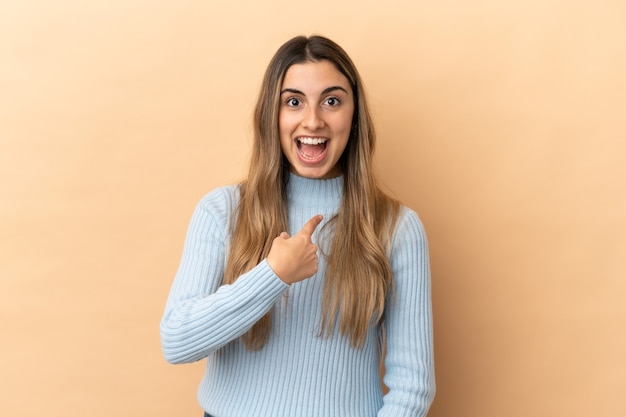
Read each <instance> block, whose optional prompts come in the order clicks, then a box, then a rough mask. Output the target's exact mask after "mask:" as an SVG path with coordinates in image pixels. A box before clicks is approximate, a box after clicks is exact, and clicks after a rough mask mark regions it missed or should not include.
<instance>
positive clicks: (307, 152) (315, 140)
mask: <svg viewBox="0 0 626 417" xmlns="http://www.w3.org/2000/svg"><path fill="white" fill-rule="evenodd" d="M327 142H328V139H327V138H320V137H299V138H296V146H297V147H298V157H299V158H300V160H301V161H302V162H304V163H309V164H311V163H319V162H320V161H321V160H323V159H324V157H325V156H326V146H327Z"/></svg>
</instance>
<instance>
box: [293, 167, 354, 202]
mask: <svg viewBox="0 0 626 417" xmlns="http://www.w3.org/2000/svg"><path fill="white" fill-rule="evenodd" d="M342 191H343V176H339V177H335V178H329V179H312V178H305V177H300V176H298V175H296V174H294V173H290V174H289V182H288V183H287V196H288V201H289V204H290V205H292V204H301V205H306V206H310V205H317V206H330V207H336V206H338V205H339V203H340V201H341V194H342Z"/></svg>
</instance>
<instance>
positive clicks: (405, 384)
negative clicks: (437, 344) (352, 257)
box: [378, 208, 435, 417]
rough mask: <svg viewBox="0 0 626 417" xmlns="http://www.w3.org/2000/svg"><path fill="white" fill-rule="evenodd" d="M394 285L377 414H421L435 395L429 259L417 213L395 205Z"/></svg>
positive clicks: (422, 414) (388, 311)
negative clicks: (385, 389) (397, 213)
mask: <svg viewBox="0 0 626 417" xmlns="http://www.w3.org/2000/svg"><path fill="white" fill-rule="evenodd" d="M390 262H391V268H392V269H393V273H394V282H395V291H394V293H393V294H391V295H390V297H389V301H388V306H387V311H386V323H385V326H386V333H387V344H386V355H385V376H384V382H385V385H386V386H387V387H388V388H389V392H388V393H387V394H386V395H385V397H384V399H383V401H384V405H383V407H382V408H381V409H380V411H379V413H378V417H383V416H394V417H397V416H402V417H409V416H411V417H413V416H414V417H423V416H426V414H427V413H428V409H429V407H430V404H431V403H432V401H433V398H434V396H435V370H434V355H433V329H432V307H431V295H430V291H431V288H430V263H429V258H428V244H427V240H426V234H425V232H424V227H423V225H422V223H421V221H420V220H419V218H418V216H417V214H416V213H415V212H413V211H411V210H409V209H407V208H403V209H402V211H401V215H400V218H399V220H398V225H397V227H396V231H395V233H394V237H393V240H392V247H391V255H390Z"/></svg>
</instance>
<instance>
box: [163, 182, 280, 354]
mask: <svg viewBox="0 0 626 417" xmlns="http://www.w3.org/2000/svg"><path fill="white" fill-rule="evenodd" d="M235 193H236V190H235V189H234V188H233V187H230V188H221V189H217V190H215V191H213V192H212V193H210V194H208V195H207V196H206V197H205V198H203V199H202V200H201V201H200V203H199V204H198V205H197V207H196V209H195V211H194V214H193V216H192V219H191V222H190V225H189V229H188V231H187V236H186V239H185V245H184V249H183V255H182V259H181V262H180V265H179V268H178V272H177V274H176V277H175V279H174V283H173V284H172V288H171V290H170V295H169V297H168V300H167V303H166V307H165V312H164V315H163V318H162V320H161V326H160V330H161V344H162V349H163V354H164V356H165V358H166V360H167V361H168V362H171V363H186V362H194V361H197V360H200V359H203V358H205V357H206V356H207V355H209V354H210V353H212V352H214V351H216V350H217V349H219V348H221V347H222V346H224V345H226V344H227V343H229V342H230V341H232V340H234V339H236V338H238V337H240V336H241V335H243V334H244V333H245V332H246V331H247V330H248V329H249V328H250V327H251V326H252V325H253V324H254V323H255V322H256V321H258V320H259V319H260V318H261V317H262V316H263V315H264V314H265V313H266V312H267V311H268V310H269V309H270V308H271V307H272V305H273V304H274V303H275V302H276V301H277V300H278V299H279V298H280V296H281V295H282V294H283V293H284V292H285V291H286V290H287V289H288V287H289V286H288V285H287V284H285V283H284V282H283V281H281V280H280V278H278V276H276V274H274V272H273V271H272V270H271V268H270V267H269V265H268V264H267V262H266V261H262V262H261V263H259V265H257V266H256V267H255V268H253V269H252V270H251V271H249V272H247V273H246V274H244V275H242V276H241V277H239V278H238V279H237V280H236V282H235V283H233V284H232V285H221V283H222V278H223V271H224V264H225V259H226V247H227V232H228V227H229V225H228V221H229V214H230V213H232V212H233V211H234V205H235V204H236V201H235V198H234V196H233V195H234V194H235Z"/></svg>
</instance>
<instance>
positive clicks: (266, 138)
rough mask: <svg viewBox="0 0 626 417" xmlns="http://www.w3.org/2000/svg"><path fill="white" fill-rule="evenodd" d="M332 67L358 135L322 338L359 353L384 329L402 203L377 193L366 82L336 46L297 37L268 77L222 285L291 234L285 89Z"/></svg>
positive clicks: (247, 338)
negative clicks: (309, 67)
mask: <svg viewBox="0 0 626 417" xmlns="http://www.w3.org/2000/svg"><path fill="white" fill-rule="evenodd" d="M321 60H328V61H330V62H331V63H332V64H334V65H335V67H336V68H337V69H338V70H339V71H340V72H341V73H342V74H343V75H344V76H345V77H346V78H347V79H348V81H349V82H350V85H351V87H352V92H353V96H354V100H355V103H354V104H355V106H354V108H355V111H354V116H353V127H352V130H351V133H350V138H349V140H348V144H347V146H346V149H345V151H344V153H343V155H342V156H341V158H340V160H339V164H340V167H341V172H342V174H343V180H344V185H343V196H342V201H341V206H340V208H339V211H338V213H337V215H336V216H334V217H333V218H332V219H330V220H329V222H328V223H327V225H326V226H327V227H330V228H332V230H333V231H334V232H336V233H332V236H333V237H332V241H331V245H330V250H329V251H328V254H327V255H326V257H327V268H326V275H325V281H324V290H323V298H322V307H323V312H324V313H323V316H322V322H321V336H329V335H330V334H331V333H332V331H333V329H334V328H335V327H336V324H337V323H339V330H340V332H341V334H342V335H344V336H345V337H348V338H349V340H350V343H351V344H352V346H354V347H361V346H362V345H363V343H364V341H365V336H366V333H367V329H368V327H369V326H370V324H371V323H372V320H373V321H374V323H380V321H381V320H382V318H383V313H384V310H385V300H386V299H387V297H388V295H389V293H390V291H393V274H392V270H391V267H390V265H389V261H388V258H387V255H388V253H387V251H388V249H389V241H390V236H391V233H392V232H393V229H394V227H395V223H396V219H397V217H398V211H399V203H398V202H397V201H396V200H395V199H393V198H390V197H389V196H387V195H386V194H385V193H384V192H382V190H381V189H380V188H379V187H378V185H377V183H376V180H375V178H374V175H373V169H372V156H373V152H374V144H375V134H374V127H373V124H372V119H371V116H370V113H369V110H368V107H367V102H366V98H365V94H364V91H363V85H362V82H361V78H360V76H359V74H358V72H357V70H356V67H355V66H354V64H353V63H352V60H351V59H350V57H349V56H348V55H347V54H346V52H345V51H344V50H343V49H342V48H341V47H340V46H339V45H337V44H336V43H334V42H333V41H331V40H329V39H327V38H324V37H321V36H311V37H308V38H307V37H304V36H299V37H296V38H293V39H291V40H289V41H288V42H286V43H285V44H284V45H282V46H281V47H280V48H279V49H278V51H277V52H276V54H275V55H274V57H273V58H272V60H271V61H270V64H269V66H268V68H267V70H266V72H265V76H264V79H263V85H262V87H261V92H260V94H259V97H258V100H257V104H256V109H255V113H254V144H253V148H252V156H251V161H250V167H249V172H248V177H247V180H245V181H244V182H242V183H241V184H240V186H239V188H240V202H239V206H238V212H237V220H236V222H235V224H234V228H233V231H232V240H231V245H230V251H229V256H228V260H227V262H226V269H225V272H224V280H223V282H224V284H230V283H233V282H234V281H235V280H236V279H237V278H238V277H239V276H240V275H242V274H243V273H245V272H247V271H249V270H250V269H252V268H254V267H255V266H256V265H257V264H258V263H259V262H260V261H261V260H263V259H264V258H265V257H267V255H268V253H269V250H270V247H271V245H272V241H273V239H274V238H275V237H276V236H278V235H279V234H280V233H281V232H283V231H286V230H287V211H288V210H287V196H286V185H287V180H288V177H289V163H288V162H287V160H286V158H285V157H284V155H283V154H282V151H281V148H280V139H279V134H278V112H279V104H280V89H281V86H282V82H283V78H284V76H285V73H286V72H287V70H288V69H289V67H291V66H292V65H294V64H298V63H303V62H317V61H321ZM270 326H271V310H270V311H269V312H268V313H267V314H266V315H265V316H264V317H263V318H261V319H260V320H259V321H258V322H257V323H255V324H254V326H252V328H251V329H250V330H249V331H248V332H247V333H246V334H245V335H244V336H242V340H243V343H244V344H245V346H246V348H248V349H250V350H257V349H260V348H261V347H262V346H263V344H264V343H265V341H266V340H267V337H268V335H269V331H270Z"/></svg>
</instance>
